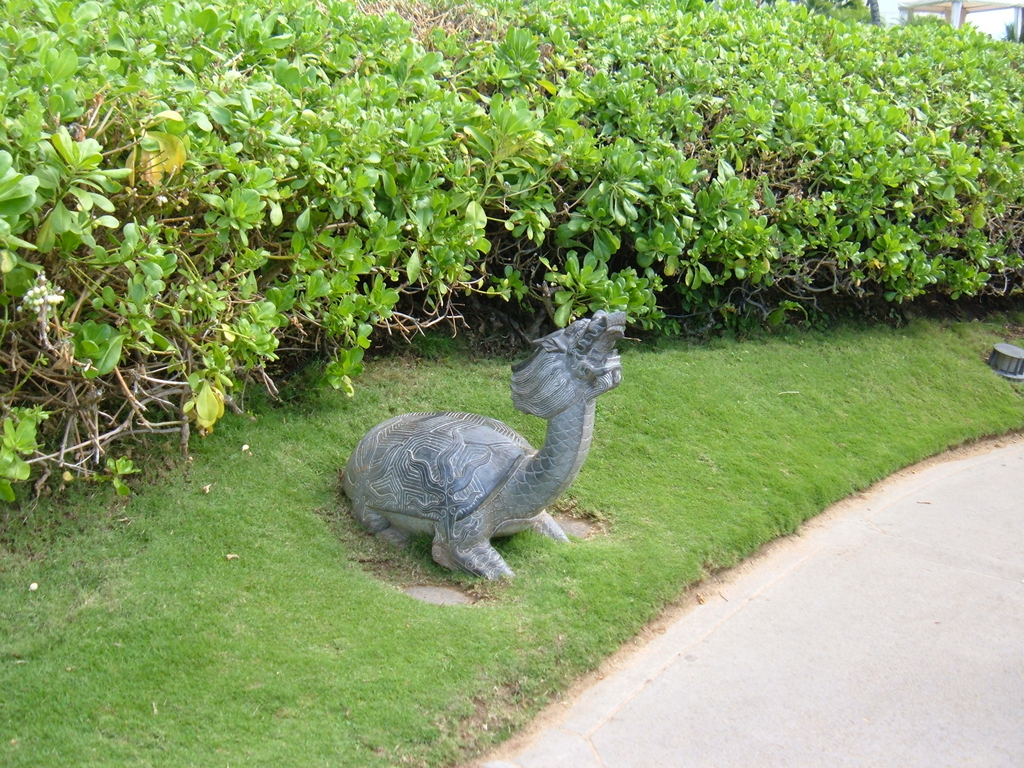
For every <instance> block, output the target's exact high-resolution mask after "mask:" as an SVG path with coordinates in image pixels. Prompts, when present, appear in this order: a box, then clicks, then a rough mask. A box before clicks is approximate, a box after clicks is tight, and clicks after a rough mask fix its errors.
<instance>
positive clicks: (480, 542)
mask: <svg viewBox="0 0 1024 768" xmlns="http://www.w3.org/2000/svg"><path fill="white" fill-rule="evenodd" d="M625 323H626V315H625V313H624V312H612V313H605V312H597V313H596V314H595V315H594V316H593V317H592V318H590V319H583V320H577V321H576V322H575V323H573V324H572V325H570V326H569V327H567V328H564V329H562V330H559V331H556V332H555V333H552V334H549V335H548V336H545V337H544V338H542V339H539V340H537V341H535V342H533V344H534V351H533V354H532V355H531V356H530V357H529V358H528V359H526V360H524V361H522V362H520V363H516V364H515V365H513V366H512V404H513V405H514V406H515V407H516V408H517V409H519V410H520V411H523V412H524V413H529V414H532V415H534V416H539V417H540V418H542V419H546V420H547V422H548V428H547V436H546V437H545V439H544V445H543V447H542V448H541V449H540V450H539V451H538V450H535V449H534V448H533V447H531V446H530V444H529V443H528V442H527V441H526V439H525V438H523V437H522V435H520V434H519V433H518V432H516V431H515V430H513V429H511V428H510V427H508V426H506V425H505V424H503V423H501V422H500V421H496V420H495V419H489V418H487V417H485V416H477V415H475V414H472V413H407V414H403V415H401V416H396V417H394V418H392V419H389V420H387V421H385V422H382V423H381V424H378V425H377V426H376V427H374V428H373V429H371V430H370V431H369V432H367V434H366V435H365V436H364V437H363V439H362V440H360V441H359V444H358V445H357V446H356V449H355V450H354V451H353V452H352V455H351V456H350V457H349V460H348V463H347V464H346V466H345V473H344V479H343V486H344V489H345V493H346V495H347V496H348V497H349V499H350V500H351V502H352V514H353V515H354V516H355V518H356V520H358V521H359V522H360V523H362V524H363V525H364V526H366V527H367V528H368V529H369V530H370V531H372V532H374V533H377V534H380V535H381V536H383V537H384V538H386V539H388V540H390V541H392V542H393V543H396V544H403V543H405V541H407V538H408V535H409V534H431V535H432V536H433V537H434V543H433V548H432V553H433V556H434V560H436V561H437V562H438V563H439V564H441V565H443V566H444V567H445V568H451V569H453V570H454V569H461V570H463V571H467V572H469V573H472V574H476V575H479V576H486V577H487V578H489V579H496V578H500V577H501V576H513V575H515V574H514V573H513V572H512V569H511V568H509V567H508V565H507V564H506V563H505V561H504V560H503V559H502V557H501V555H499V554H498V553H497V551H496V550H495V549H494V547H492V546H491V543H490V539H491V538H492V537H494V536H507V535H509V534H513V533H517V532H518V531H523V530H526V529H527V528H532V529H533V530H535V531H538V532H539V533H542V534H544V535H545V536H548V537H550V538H552V539H555V540H557V541H567V540H568V539H567V538H566V535H565V533H564V532H563V531H562V529H561V528H560V527H559V526H558V523H556V522H555V521H554V520H553V519H552V517H551V515H549V514H548V513H547V512H546V511H545V510H544V508H545V507H546V506H547V505H548V504H550V503H551V502H553V501H554V500H555V499H557V498H558V497H559V496H560V495H561V494H562V493H563V492H564V491H565V489H566V488H568V487H569V485H570V484H571V483H572V481H573V480H574V479H575V478H576V475H577V474H579V471H580V468H581V467H582V466H583V462H584V460H585V459H586V458H587V452H588V451H589V450H590V443H591V441H592V439H593V433H594V401H595V399H596V398H597V397H598V395H602V394H604V393H605V392H608V391H609V390H611V389H614V388H615V387H617V386H618V385H619V382H620V381H621V380H622V366H621V363H620V362H619V356H618V355H617V354H616V353H615V343H616V342H617V341H618V340H619V339H621V338H622V336H623V332H624V330H625Z"/></svg>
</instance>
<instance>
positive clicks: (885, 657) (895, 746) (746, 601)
mask: <svg viewBox="0 0 1024 768" xmlns="http://www.w3.org/2000/svg"><path fill="white" fill-rule="evenodd" d="M697 592H699V593H700V595H701V596H700V598H699V599H700V600H701V601H703V602H699V601H698V600H697V599H694V600H692V601H691V602H692V606H690V607H688V608H685V609H682V610H680V611H679V615H678V616H677V617H675V618H674V620H673V621H672V622H671V623H670V624H669V625H668V626H667V628H666V629H665V631H664V633H663V634H661V635H660V636H656V637H655V638H654V639H653V640H651V641H650V642H648V643H647V644H645V645H643V646H642V647H641V648H639V649H638V650H636V651H633V652H630V653H628V654H620V655H619V657H618V658H617V659H616V660H613V663H612V665H611V668H606V669H604V670H602V671H601V672H600V673H598V674H597V675H595V676H594V677H593V679H592V681H591V682H592V683H593V684H592V685H591V686H590V687H588V688H586V689H585V690H583V691H582V692H581V693H580V694H579V695H578V696H576V697H574V698H573V699H572V700H570V701H567V702H565V703H563V704H560V705H555V706H554V707H552V708H550V709H549V710H547V711H546V712H545V713H544V714H542V715H541V717H540V718H538V723H537V725H535V726H534V727H533V728H532V729H530V730H528V731H527V732H526V733H525V734H523V735H520V736H518V737H516V738H515V739H513V740H512V741H510V742H509V743H507V744H506V745H504V746H503V747H502V748H501V749H500V750H499V751H498V752H497V753H495V754H493V755H490V756H488V757H486V758H484V759H483V760H481V761H480V762H478V763H477V765H483V766H486V768H513V767H514V768H598V767H600V768H625V767H626V766H638V767H639V766H643V767H644V768H650V767H653V766H658V767H659V768H663V767H667V766H744V767H746V766H757V767H761V766H901V767H903V766H928V768H935V767H936V766H964V765H976V766H986V767H987V766H1014V767H1015V768H1020V766H1024V438H1022V437H1020V436H1018V437H1008V438H1006V439H1003V440H1001V441H994V442H991V443H989V444H987V445H986V446H983V447H981V448H976V449H974V450H973V451H961V452H959V453H954V454H952V455H950V456H947V457H944V458H943V459H942V460H939V461H935V460H932V461H931V462H927V463H925V464H923V465H918V466H917V467H914V468H911V469H909V470H904V471H903V472H901V473H899V474H897V475H895V476H894V477H892V478H890V479H889V480H887V481H885V482H884V483H882V484H880V485H879V486H877V487H876V488H873V489H872V490H870V491H869V492H867V493H866V494H863V495H859V496H856V497H853V498H851V499H848V500H846V501H844V502H842V503H841V504H839V505H837V506H836V507H834V508H833V509H832V510H829V511H828V512H826V513H825V514H824V515H822V516H821V517H819V518H816V519H815V520H813V521H811V522H809V523H808V524H807V525H805V526H804V528H803V529H802V530H801V531H800V533H799V534H797V535H795V536H791V537H788V538H787V539H784V540H781V541H779V542H776V543H775V544H773V545H771V546H769V547H768V548H766V550H765V552H763V553H762V554H761V555H758V556H757V557H755V558H754V559H752V560H751V561H749V562H747V563H745V564H744V565H742V566H740V567H738V568H736V569H734V570H733V571H731V572H729V573H726V574H723V575H721V576H720V577H719V579H717V580H709V581H708V582H706V583H704V584H702V585H701V586H699V587H698V588H697ZM602 676H603V679H600V678H601V677H602Z"/></svg>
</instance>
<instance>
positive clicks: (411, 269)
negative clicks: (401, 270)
mask: <svg viewBox="0 0 1024 768" xmlns="http://www.w3.org/2000/svg"><path fill="white" fill-rule="evenodd" d="M405 273H406V275H407V276H408V278H409V282H410V283H415V282H416V278H418V277H419V276H420V252H419V251H413V252H412V255H411V256H409V262H408V263H407V264H406V265H405Z"/></svg>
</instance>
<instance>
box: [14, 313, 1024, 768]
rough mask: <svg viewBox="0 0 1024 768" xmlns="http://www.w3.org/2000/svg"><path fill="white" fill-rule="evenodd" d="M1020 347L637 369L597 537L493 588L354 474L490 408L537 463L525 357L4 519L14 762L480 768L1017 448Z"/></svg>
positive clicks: (539, 548)
mask: <svg viewBox="0 0 1024 768" xmlns="http://www.w3.org/2000/svg"><path fill="white" fill-rule="evenodd" d="M1003 333H1004V332H1003V331H1002V329H1001V328H999V327H997V326H994V325H985V324H979V323H973V324H955V325H951V326H950V325H939V324H937V323H932V322H915V323H913V324H912V325H910V326H909V327H907V328H903V329H898V330H892V329H885V328H872V329H854V328H845V329H839V330H836V331H833V332H831V333H829V334H827V335H825V334H820V335H819V334H797V333H792V334H788V335H786V336H783V337H776V338H770V339H765V340H758V341H750V342H746V343H738V342H733V341H717V342H713V343H710V344H708V345H701V346H690V345H686V344H682V343H671V344H670V343H663V344H660V345H658V346H657V347H654V348H651V347H644V348H639V347H634V348H632V349H630V348H628V346H629V345H628V344H624V345H621V346H625V347H627V349H626V352H625V354H624V355H623V384H622V386H621V387H619V388H618V389H616V390H614V391H613V392H611V393H609V394H607V395H605V396H603V397H602V398H601V399H600V400H599V401H598V408H597V411H598V415H597V425H596V430H595V432H596V437H595V442H594V447H593V449H592V451H591V454H590V458H589V459H588V462H587V464H586V465H585V466H584V468H583V471H582V473H581V474H580V476H579V478H578V480H577V482H576V484H575V485H574V486H573V488H572V489H571V491H570V496H571V502H572V503H574V504H575V505H576V507H577V511H578V512H579V510H583V511H584V513H586V514H590V515H592V516H596V517H598V518H600V520H601V521H602V523H601V526H600V528H601V533H600V534H599V535H597V536H595V537H593V538H590V539H588V540H586V541H574V542H573V543H572V544H570V545H567V546H565V545H558V544H556V543H554V542H552V541H549V540H546V539H543V538H542V537H540V536H538V535H535V534H533V533H524V534H519V535H517V536H514V537H512V538H510V539H506V540H504V541H503V542H502V543H500V544H499V548H500V550H501V552H502V554H503V556H504V557H505V559H506V560H507V561H508V563H509V564H510V565H511V567H512V568H513V569H514V570H515V571H516V573H517V574H518V576H517V577H516V578H515V579H514V580H512V581H509V582H502V583H497V584H489V583H481V582H480V581H479V580H474V579H472V578H470V577H468V576H460V575H453V574H449V573H447V572H445V571H442V570H441V569H440V568H438V567H436V566H434V565H433V563H432V562H431V561H430V557H429V547H428V545H427V544H425V543H422V542H420V543H417V544H416V545H415V546H413V547H411V548H410V550H408V551H405V552H401V553H395V552H393V551H392V550H390V549H389V548H387V547H386V546H382V545H380V544H379V543H378V542H376V541H374V540H372V539H370V538H369V537H368V536H366V535H364V534H362V533H361V532H360V531H358V529H357V528H356V527H355V526H354V524H353V523H352V522H351V520H349V519H348V518H347V513H346V507H345V502H344V501H343V499H341V498H339V495H338V492H337V471H338V469H339V468H340V467H341V466H343V464H344V461H345V459H346V457H347V455H348V453H349V451H350V450H351V449H352V447H353V446H354V445H355V443H356V442H357V441H358V439H359V437H360V436H361V435H362V434H363V432H364V431H365V430H366V429H367V428H369V427H370V426H372V425H373V424H374V423H376V422H378V421H380V420H382V419H384V418H386V417H388V416H390V415H392V414H395V413H400V412H403V411H412V410H432V409H444V410H448V409H453V410H468V411H474V412H478V413H482V414H486V415H489V416H494V417H497V418H500V419H502V420H505V421H507V422H508V423H510V424H511V425H512V426H514V427H515V428H517V429H519V430H521V431H522V432H523V433H524V434H525V435H526V436H527V437H528V438H529V439H530V440H531V441H534V442H535V445H536V444H539V443H540V441H541V440H542V437H543V428H544V425H543V422H541V421H539V420H537V419H533V418H531V417H527V416H524V415H522V414H519V413H517V412H516V411H514V410H513V409H512V406H511V403H510V399H509V395H508V376H509V372H508V363H507V361H488V362H479V361H477V362H472V361H468V360H466V359H464V358H461V357H459V356H457V355H453V356H452V357H451V358H450V359H439V360H433V361H422V360H421V361H413V360H409V359H396V360H382V361H378V362H375V363H374V364H373V365H372V366H371V370H370V372H369V373H368V374H367V375H366V376H365V377H363V379H362V380H361V381H360V382H359V386H358V391H357V394H356V397H355V399H353V400H347V399H345V398H344V397H343V396H335V395H333V394H323V395H322V396H317V397H314V398H309V399H307V400H306V401H304V402H302V403H299V404H292V405H289V406H285V407H279V408H274V409H269V408H264V409H261V411H260V413H259V414H258V415H257V416H256V418H255V419H252V420H250V419H246V418H242V417H233V418H229V419H225V420H224V422H223V423H221V424H218V426H217V430H216V433H215V434H214V435H212V436H211V437H209V438H207V439H205V440H195V441H194V443H193V460H192V461H191V462H190V463H189V464H188V465H187V466H176V467H173V468H171V469H170V470H168V472H167V473H166V474H165V476H164V478H163V479H161V480H160V481H159V482H156V483H154V484H152V485H146V486H142V487H140V488H138V490H137V493H136V494H135V496H134V497H133V498H132V499H131V501H130V502H129V503H127V504H119V503H116V502H112V501H110V497H109V496H108V495H106V494H107V493H109V489H105V492H104V493H97V494H96V495H95V498H92V499H90V498H87V497H86V495H85V494H82V495H81V496H80V497H77V498H78V500H77V501H74V502H69V503H64V504H62V505H59V506H48V505H45V504H41V505H40V506H39V507H37V508H36V509H35V510H33V511H32V512H31V513H29V514H28V515H27V517H24V516H12V515H7V517H6V522H5V523H4V525H3V527H2V529H0V535H2V536H3V542H4V544H3V546H4V549H2V550H0V764H3V765H5V766H44V765H45V766H51V765H52V766H57V765H77V766H86V765H160V766H168V765H171V766H178V765H203V766H206V765H248V766H252V765H268V766H271V765H272V766H281V765H302V766H315V765H348V766H374V765H393V764H404V763H408V764H413V765H417V764H419V765H431V766H436V765H447V764H451V763H455V762H457V761H459V760H461V759H465V758H466V757H468V756H470V755H472V754H475V753H478V752H479V751H480V750H482V749H484V748H486V747H487V746H488V745H489V744H492V743H494V742H495V741H496V740H498V739H500V738H502V737H504V736H506V735H507V734H508V733H509V731H510V729H512V728H514V727H516V726H517V725H519V724H521V723H523V722H524V721H525V720H526V719H527V718H528V717H529V716H530V715H531V714H532V713H534V712H536V711H537V709H538V708H539V707H540V706H542V705H543V704H544V703H545V702H546V701H547V700H549V699H550V697H552V696H554V695H556V694H557V693H558V692H559V691H560V690H562V689H564V688H565V686H566V685H567V684H568V683H569V682H570V681H571V680H572V679H573V678H575V677H576V676H578V675H579V674H581V673H582V672H584V671H586V670H588V669H591V668H593V667H594V666H595V665H596V664H597V663H598V662H599V661H600V660H601V659H602V658H603V657H605V656H606V655H607V654H609V653H611V652H612V651H614V650H615V649H616V648H617V647H618V646H619V645H620V644H621V643H622V642H623V641H624V640H626V639H627V638H629V637H630V636H631V635H633V634H634V633H636V632H637V630H638V629H639V628H640V627H641V626H642V625H643V623H644V622H646V621H648V620H649V619H650V618H651V617H653V616H654V615H655V614H657V613H658V611H659V610H660V609H661V608H662V606H663V605H664V604H665V603H666V602H667V601H669V600H672V599H673V598H675V597H676V596H677V595H679V593H680V591H681V590H682V589H683V588H684V587H685V586H686V585H687V584H690V583H692V582H693V581H694V580H697V579H699V578H701V576H702V575H703V574H705V573H706V572H707V571H708V570H709V569H714V568H718V567H722V566H728V565H730V564H733V563H735V562H737V561H738V560H739V559H741V558H743V557H744V556H746V555H748V554H750V553H751V552H752V551H754V550H756V549H757V548H758V547H759V546H760V545H761V544H762V543H764V542H765V541H767V540H769V539H771V538H773V537H775V536H778V535H780V534H783V533H787V532H791V531H793V530H795V529H796V528H797V526H798V525H799V524H800V522H801V521H802V520H804V519H806V518H807V517H809V516H811V515H814V514H815V513H817V512H819V511H820V510H822V509H823V508H824V507H825V506H827V505H828V504H829V503H831V502H833V501H836V500H837V499H839V498H841V497H843V496H845V495H847V494H849V493H851V492H853V491H856V490H858V489H861V488H864V487H865V486H867V485H869V484H870V483H871V482H873V481H875V480H878V479H879V478H882V477H884V476H885V475H887V474H889V473H891V472H892V471H894V470H895V469H897V468H899V467H901V466H904V465H906V464H908V463H911V462H913V461H915V460H918V459H921V458H923V457H925V456H928V455H930V454H934V453H936V452H938V451H941V450H942V449H944V448H946V447H947V446H951V445H954V444H957V443H961V442H963V441H965V440H969V439H971V438H976V437H980V436H983V435H988V434H992V433H1001V432H1004V431H1006V430H1010V429H1019V428H1021V427H1022V426H1024V399H1022V398H1021V395H1020V393H1019V391H1018V390H1016V389H1015V388H1014V387H1013V386H1012V385H1010V384H1009V383H1008V382H1006V381H1005V380H1003V379H1000V378H999V377H997V376H996V375H994V374H993V373H992V372H991V371H990V370H989V369H988V368H987V367H986V366H985V363H984V357H985V355H986V354H987V353H988V351H989V349H990V348H991V346H992V344H993V343H995V342H996V341H999V340H1002V339H1003V338H1004V336H1003ZM243 445H247V446H249V449H248V450H246V451H243ZM2 519H4V517H3V513H2V512H0V520H2ZM228 554H233V555H238V558H237V559H231V560H228V559H227V558H226V555H228ZM427 581H429V582H431V583H436V584H454V585H461V586H462V587H463V588H469V589H470V590H471V591H472V592H473V593H474V594H475V595H476V596H478V597H479V598H480V599H479V600H478V602H477V603H476V604H474V605H472V606H456V607H442V606H432V605H427V604H424V603H420V602H416V601H414V600H412V599H411V598H409V597H407V596H406V595H405V594H404V593H403V592H402V591H401V589H400V587H401V586H403V585H407V584H411V583H421V582H427ZM32 582H36V583H38V585H39V586H38V589H37V590H36V591H29V584H30V583H32Z"/></svg>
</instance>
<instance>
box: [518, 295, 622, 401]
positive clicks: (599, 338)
mask: <svg viewBox="0 0 1024 768" xmlns="http://www.w3.org/2000/svg"><path fill="white" fill-rule="evenodd" d="M625 329H626V313H625V312H602V311H598V312H596V313H595V314H594V316H593V317H591V318H589V319H588V318H584V319H581V320H577V321H576V322H575V323H573V324H572V325H570V326H568V327H567V328H562V329H561V330H558V331H555V332H554V333H551V334H548V335H547V336H545V337H543V338H541V339H537V340H536V341H534V342H533V346H534V350H533V354H532V355H530V357H528V358H527V359H526V360H523V361H522V362H519V363H516V364H515V365H513V366H512V404H513V405H514V406H515V407H516V408H518V409H519V410H520V411H522V412H523V413H529V414H532V415H533V416H539V417H540V418H542V419H550V418H551V417H553V416H556V415H557V414H559V413H561V412H562V411H564V410H566V409H567V408H569V407H570V406H571V405H573V404H575V403H577V402H580V401H581V400H592V399H594V398H595V397H597V396H598V395H603V394H604V393H605V392H607V391H608V390H611V389H615V387H617V386H619V383H620V382H621V381H622V364H621V363H620V362H619V356H618V355H617V354H616V353H615V342H617V341H618V340H619V339H621V338H622V337H623V335H624V333H625Z"/></svg>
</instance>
